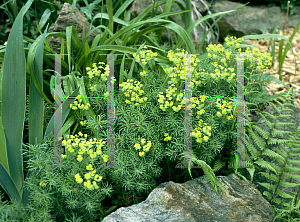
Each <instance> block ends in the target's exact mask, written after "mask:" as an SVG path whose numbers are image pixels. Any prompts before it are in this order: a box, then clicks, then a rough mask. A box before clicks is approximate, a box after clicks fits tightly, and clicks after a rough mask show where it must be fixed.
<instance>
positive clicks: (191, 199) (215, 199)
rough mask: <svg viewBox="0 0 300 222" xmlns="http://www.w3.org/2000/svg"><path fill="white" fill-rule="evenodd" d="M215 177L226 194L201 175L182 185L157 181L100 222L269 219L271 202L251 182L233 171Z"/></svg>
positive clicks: (270, 219) (203, 221) (229, 221)
mask: <svg viewBox="0 0 300 222" xmlns="http://www.w3.org/2000/svg"><path fill="white" fill-rule="evenodd" d="M216 178H217V180H218V181H219V183H220V184H221V185H222V186H223V187H224V189H225V191H226V194H224V193H223V191H222V190H221V189H220V188H219V187H218V192H219V196H218V195H217V194H216V192H215V191H214V189H213V188H212V186H211V185H210V183H209V182H208V181H207V180H206V177H205V176H201V177H199V178H196V179H193V180H190V181H187V182H185V183H183V184H178V183H174V182H172V181H170V182H166V183H162V184H160V185H159V186H158V187H157V188H155V189H154V190H153V191H152V192H151V193H150V194H149V196H148V198H147V199H146V200H145V201H143V202H141V203H139V204H135V205H132V206H129V207H121V208H119V209H118V210H116V211H115V212H113V213H111V214H110V215H108V216H106V217H105V218H104V219H103V222H117V221H120V222H121V221H122V222H140V221H149V222H150V221H151V222H154V221H156V222H159V221H161V222H171V221H172V222H175V221H178V222H182V221H189V222H192V221H201V222H212V221H213V222H215V221H220V222H221V221H227V222H233V221H234V222H237V221H241V222H242V221H243V222H246V221H248V222H253V221H255V222H259V221H263V222H266V221H270V222H271V221H273V218H274V217H275V215H274V213H273V211H272V207H271V205H270V204H269V203H268V202H267V201H266V200H265V199H264V198H263V197H262V195H261V193H260V192H259V191H258V190H257V189H256V188H255V187H254V186H253V184H251V183H249V182H246V181H244V180H242V179H240V178H239V177H238V176H236V175H235V174H231V175H229V176H227V177H226V176H217V177H216Z"/></svg>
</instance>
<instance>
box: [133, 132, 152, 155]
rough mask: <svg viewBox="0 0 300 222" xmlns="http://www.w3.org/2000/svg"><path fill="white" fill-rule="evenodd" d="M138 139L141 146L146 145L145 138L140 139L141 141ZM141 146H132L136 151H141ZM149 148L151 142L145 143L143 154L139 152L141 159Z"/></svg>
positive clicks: (137, 144)
mask: <svg viewBox="0 0 300 222" xmlns="http://www.w3.org/2000/svg"><path fill="white" fill-rule="evenodd" d="M139 139H140V140H141V144H142V145H143V144H145V143H146V140H145V138H142V139H141V137H139ZM141 144H139V143H136V144H135V145H134V147H135V149H136V150H140V149H141ZM150 147H151V141H147V145H145V146H143V152H139V155H140V156H141V157H143V156H145V154H146V153H147V152H148V151H149V149H150Z"/></svg>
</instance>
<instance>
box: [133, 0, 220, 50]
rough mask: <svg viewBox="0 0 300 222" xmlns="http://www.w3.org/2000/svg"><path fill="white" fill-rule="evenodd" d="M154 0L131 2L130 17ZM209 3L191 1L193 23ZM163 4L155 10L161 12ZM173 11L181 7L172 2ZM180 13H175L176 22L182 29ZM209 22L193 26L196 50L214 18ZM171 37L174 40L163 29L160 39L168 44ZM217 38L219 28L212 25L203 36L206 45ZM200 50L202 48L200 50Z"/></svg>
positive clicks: (193, 39) (140, 11) (213, 42)
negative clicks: (206, 33)
mask: <svg viewBox="0 0 300 222" xmlns="http://www.w3.org/2000/svg"><path fill="white" fill-rule="evenodd" d="M153 3H154V1H153V0H135V1H134V2H133V4H132V7H131V8H130V12H131V17H132V19H133V18H135V17H137V16H138V15H139V14H140V13H142V12H143V11H144V10H145V9H146V8H147V7H148V6H149V5H151V4H153ZM182 3H183V5H184V6H185V1H182ZM209 5H210V4H209V3H208V2H207V1H205V0H199V1H192V9H193V13H192V23H194V22H195V21H196V20H198V19H199V18H202V17H203V16H202V15H203V13H204V12H206V11H207V10H208V9H209V8H208V6H209ZM164 6H165V4H163V5H161V6H159V7H158V8H157V11H159V12H163V8H164ZM174 11H181V9H180V8H179V7H178V6H177V4H175V3H174V4H173V5H172V7H171V12H174ZM208 14H211V12H210V11H208ZM181 15H182V14H179V15H177V17H178V22H179V23H178V24H179V25H180V26H181V27H182V28H183V29H184V28H185V26H184V22H183V19H182V17H181ZM170 17H171V18H173V19H174V20H175V21H176V17H175V16H170ZM150 18H151V17H148V18H146V19H150ZM209 21H210V22H209V23H207V22H206V24H205V23H204V22H202V23H200V24H199V25H198V26H196V27H195V28H194V30H193V31H192V38H191V39H192V42H193V43H194V45H195V48H196V50H198V48H199V46H200V43H201V41H202V39H203V36H204V34H205V32H206V31H207V30H208V29H209V27H210V26H211V25H212V23H213V22H214V19H210V20H209ZM149 26H150V25H146V27H149ZM171 38H172V39H173V41H174V36H173V35H172V37H171V36H170V35H169V33H168V31H167V29H164V31H163V34H162V41H163V43H164V42H169V45H171V42H170V41H171ZM218 38H219V30H218V26H214V27H213V28H212V30H211V31H210V32H209V33H208V35H207V36H206V38H205V42H206V45H208V43H209V42H211V44H217V43H218ZM200 52H202V50H201V51H200Z"/></svg>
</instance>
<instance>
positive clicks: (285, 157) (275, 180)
mask: <svg viewBox="0 0 300 222" xmlns="http://www.w3.org/2000/svg"><path fill="white" fill-rule="evenodd" d="M291 91H292V89H290V90H289V92H288V95H287V96H284V97H285V100H284V99H281V98H278V100H275V103H277V104H278V105H279V107H277V106H275V104H273V103H271V106H272V107H273V109H274V110H275V111H276V112H277V113H278V116H277V117H275V116H273V115H272V114H270V113H266V112H261V113H263V114H265V115H266V116H268V117H269V118H270V119H271V120H274V121H275V122H274V123H271V122H270V121H269V120H267V119H266V118H265V117H264V116H263V115H261V113H259V115H260V116H261V117H262V119H263V122H264V123H265V124H266V125H267V126H268V127H269V128H270V133H268V132H266V131H265V130H263V129H260V127H259V126H258V124H251V123H250V124H249V123H248V124H247V129H248V132H249V135H250V136H251V137H252V138H253V141H254V143H255V144H256V145H257V146H258V147H259V148H260V149H261V150H262V152H261V153H260V154H259V155H258V151H255V149H256V148H255V147H254V146H253V144H251V143H250V137H247V140H246V141H245V143H246V148H247V151H248V152H250V154H251V155H252V157H253V158H254V159H255V160H256V161H255V162H254V163H255V164H256V165H258V166H260V167H262V168H265V169H267V170H269V171H272V172H273V173H274V174H272V173H266V172H259V173H260V174H261V175H263V176H264V177H265V178H267V179H268V180H270V181H271V183H258V184H259V185H261V186H263V187H265V188H266V189H268V190H270V191H273V192H272V194H271V193H270V192H268V191H264V192H263V195H264V196H266V197H267V200H268V201H269V202H270V203H271V202H272V203H276V204H280V205H282V206H284V207H285V208H286V209H289V207H290V208H291V202H290V203H287V201H286V199H293V198H295V196H296V195H298V193H299V191H298V193H297V194H295V193H294V192H292V191H286V188H295V187H299V186H300V184H299V183H295V182H292V181H291V180H292V179H294V180H296V179H299V178H300V176H299V175H294V174H292V173H294V172H300V168H298V167H295V165H298V164H300V161H299V160H292V159H291V158H292V157H295V156H299V154H300V148H296V147H297V146H298V145H299V143H297V141H299V140H300V139H299V137H298V135H299V134H300V127H298V128H297V129H296V132H291V131H283V130H277V129H275V127H276V126H295V124H293V123H283V122H279V120H280V119H282V118H289V117H292V118H294V117H293V116H291V115H286V114H283V113H282V112H285V111H291V112H294V111H293V110H291V109H286V108H284V106H292V104H290V103H286V101H287V100H290V101H291V99H287V98H286V97H288V96H290V97H292V95H291ZM280 101H282V103H281V102H280ZM280 108H281V109H280ZM252 129H254V130H255V131H256V132H258V133H259V134H260V135H261V136H262V137H263V138H264V139H266V140H267V145H274V144H278V145H279V147H281V149H282V150H283V151H284V152H285V153H284V152H283V151H281V150H280V149H279V148H277V147H275V146H274V147H273V148H272V149H273V150H270V149H268V148H266V144H265V143H264V142H263V141H262V140H261V139H260V138H259V136H258V135H256V134H255V132H254V131H253V130H252ZM274 136H286V137H289V138H287V139H278V138H273V137H274ZM245 138H246V137H245ZM284 145H285V146H287V147H288V148H286V147H285V146H284ZM299 147H300V145H299ZM262 156H268V157H271V158H273V159H275V160H276V162H277V163H279V165H276V164H273V163H268V162H267V161H264V160H263V159H262ZM288 164H292V165H293V166H289V165H288ZM284 178H290V181H284V180H283V179H284ZM290 194H292V195H290ZM293 196H294V197H293ZM293 200H294V199H293ZM275 209H278V208H276V207H275ZM278 210H279V209H278ZM289 210H290V209H289ZM281 212H283V211H281ZM289 212H290V211H289Z"/></svg>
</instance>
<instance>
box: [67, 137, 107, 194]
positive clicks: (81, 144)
mask: <svg viewBox="0 0 300 222" xmlns="http://www.w3.org/2000/svg"><path fill="white" fill-rule="evenodd" d="M78 135H79V136H80V137H82V136H84V137H85V138H78V136H77V134H76V135H75V136H73V135H70V136H69V135H66V137H67V138H68V141H65V140H63V141H62V145H63V146H65V148H66V149H67V150H68V151H69V152H70V153H71V154H72V155H73V156H76V154H75V150H76V151H77V150H78V155H77V161H78V162H82V160H83V157H84V154H86V155H85V156H87V157H88V156H89V157H90V159H91V160H92V162H94V161H95V160H96V158H97V155H98V156H100V155H101V154H102V150H101V147H103V145H104V144H105V141H102V140H100V142H97V139H96V138H93V139H90V140H89V141H86V138H87V134H84V135H83V134H82V133H81V132H79V133H78ZM69 138H70V139H69ZM94 145H96V147H97V150H96V151H94V150H93V147H94ZM66 156H67V155H64V154H62V158H66ZM101 158H102V159H103V161H104V162H107V155H101ZM86 169H87V170H89V171H91V172H88V173H86V174H84V177H85V179H86V181H85V182H84V186H85V187H86V188H87V189H89V190H93V189H98V188H99V187H98V185H97V183H96V182H99V181H101V180H102V177H101V176H99V175H98V174H96V171H95V170H94V169H93V167H92V165H91V164H89V165H87V166H86ZM93 178H94V181H93V182H92V183H91V181H90V180H91V179H93ZM75 179H76V182H77V183H82V182H83V179H82V178H81V177H80V174H79V173H78V174H76V175H75Z"/></svg>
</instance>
